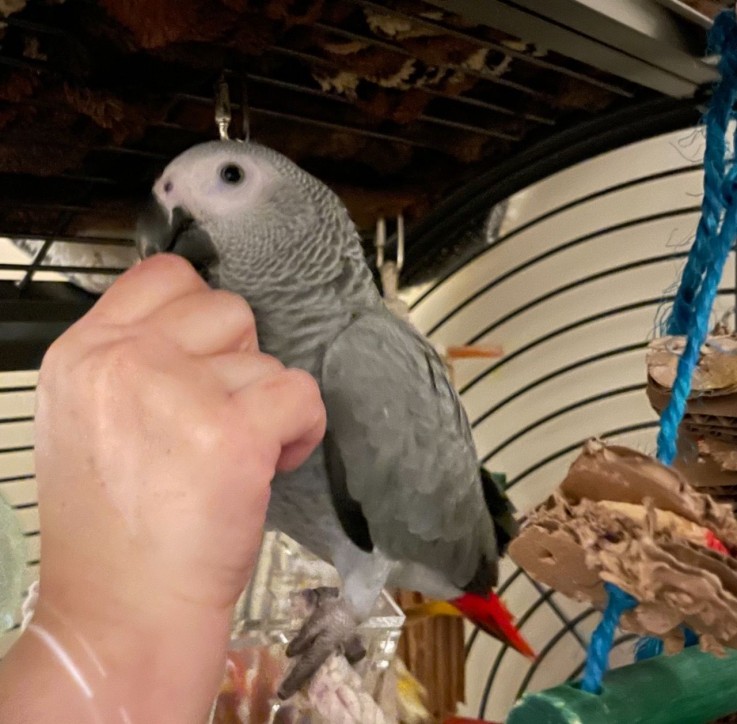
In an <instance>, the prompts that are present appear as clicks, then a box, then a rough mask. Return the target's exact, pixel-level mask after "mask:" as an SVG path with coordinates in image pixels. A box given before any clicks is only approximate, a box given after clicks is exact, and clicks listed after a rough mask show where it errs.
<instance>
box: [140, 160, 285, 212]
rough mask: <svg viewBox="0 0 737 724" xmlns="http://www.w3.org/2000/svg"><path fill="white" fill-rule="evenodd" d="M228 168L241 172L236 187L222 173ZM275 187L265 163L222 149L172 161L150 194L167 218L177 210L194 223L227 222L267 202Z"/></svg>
mask: <svg viewBox="0 0 737 724" xmlns="http://www.w3.org/2000/svg"><path fill="white" fill-rule="evenodd" d="M232 166H235V167H237V168H239V169H240V170H241V171H242V172H243V173H242V179H241V180H240V181H239V182H237V183H229V182H228V180H227V176H228V174H227V172H224V169H226V168H227V167H232ZM279 183H280V177H279V175H278V174H277V173H276V171H275V170H274V169H273V168H272V167H271V165H270V164H269V163H268V162H267V161H266V160H263V159H260V158H259V157H257V156H251V155H248V154H240V153H237V152H236V151H234V150H232V149H223V152H220V153H217V152H213V153H210V154H199V155H195V154H193V155H192V156H189V155H188V154H184V155H182V156H180V157H179V158H177V159H175V160H174V161H173V162H172V163H171V164H169V166H168V167H167V168H166V169H165V170H164V173H163V174H162V175H161V178H159V180H158V181H157V182H156V184H155V185H154V194H155V196H156V198H157V199H158V201H159V202H160V203H161V204H162V206H164V207H165V208H166V209H167V210H168V211H169V213H170V214H171V212H172V211H173V209H175V208H176V207H177V206H179V207H182V208H184V209H187V211H189V213H190V214H191V215H192V216H193V217H194V218H195V219H197V220H203V219H207V218H227V217H229V216H241V215H243V213H244V212H247V211H248V210H249V209H255V208H257V207H258V206H260V205H262V204H264V203H266V202H268V200H269V199H270V198H271V196H272V195H273V192H274V189H275V187H276V186H277V185H278V184H279Z"/></svg>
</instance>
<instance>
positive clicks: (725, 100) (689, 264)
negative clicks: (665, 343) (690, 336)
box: [667, 10, 737, 334]
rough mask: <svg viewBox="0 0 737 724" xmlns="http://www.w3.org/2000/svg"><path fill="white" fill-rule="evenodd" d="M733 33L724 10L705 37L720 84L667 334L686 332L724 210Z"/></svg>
mask: <svg viewBox="0 0 737 724" xmlns="http://www.w3.org/2000/svg"><path fill="white" fill-rule="evenodd" d="M735 30H736V28H735V17H734V12H733V11H731V10H728V11H725V12H723V13H720V14H719V15H718V16H717V17H716V19H715V20H714V26H713V27H712V30H711V32H710V34H709V44H708V47H709V52H710V53H714V54H719V55H720V61H719V72H720V82H719V83H717V84H716V86H715V88H714V94H713V96H712V100H711V104H710V105H709V109H708V111H707V112H706V114H705V116H704V124H705V126H706V149H707V150H706V153H705V155H704V196H703V200H702V204H701V218H700V219H699V224H698V227H697V229H696V237H695V239H694V243H693V246H692V247H691V253H690V254H689V257H688V260H687V261H686V266H685V267H684V269H683V273H682V274H681V283H680V285H679V287H678V291H677V293H676V298H675V300H674V302H673V308H672V309H671V313H670V318H669V320H668V324H667V332H668V334H686V333H687V330H688V327H689V324H690V321H691V313H692V305H693V302H694V299H695V298H696V293H697V292H698V289H699V286H700V284H701V280H702V277H703V275H704V270H705V267H706V264H707V263H708V257H709V247H710V242H711V240H712V239H713V238H714V237H715V236H716V234H717V230H718V227H719V219H720V216H721V213H722V210H723V208H724V198H723V195H722V189H721V183H722V179H723V178H724V175H725V169H726V155H727V154H726V151H727V149H726V143H725V136H726V134H727V127H728V125H729V120H730V118H731V116H732V109H733V107H734V104H735V98H736V97H737V63H736V62H735V56H734V49H735V42H737V37H736V34H735Z"/></svg>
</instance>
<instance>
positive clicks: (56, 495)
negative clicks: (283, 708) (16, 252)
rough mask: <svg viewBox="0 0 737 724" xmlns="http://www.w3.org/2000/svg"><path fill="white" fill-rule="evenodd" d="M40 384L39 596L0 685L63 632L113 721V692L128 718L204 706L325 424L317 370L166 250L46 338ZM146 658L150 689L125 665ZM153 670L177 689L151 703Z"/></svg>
mask: <svg viewBox="0 0 737 724" xmlns="http://www.w3.org/2000/svg"><path fill="white" fill-rule="evenodd" d="M37 397H38V403H37V405H38V408H37V416H36V475H37V479H38V486H39V505H40V515H41V533H42V563H41V584H40V596H39V605H38V608H37V613H36V616H35V617H34V621H33V624H34V625H32V626H31V627H30V629H29V631H28V632H26V634H24V636H23V637H22V638H21V641H20V642H19V643H18V644H17V645H16V647H15V649H14V650H13V652H12V653H11V655H10V656H9V657H8V660H7V661H6V664H5V666H4V669H3V670H0V701H2V699H3V694H4V693H5V688H4V686H3V683H4V681H3V676H4V675H5V676H7V674H8V670H10V674H11V675H12V673H13V669H12V662H13V660H14V659H15V660H16V661H17V662H18V664H22V663H23V656H24V653H25V655H26V657H28V656H29V655H30V654H29V653H28V650H29V649H30V650H31V652H32V654H33V657H34V658H35V659H36V661H37V662H38V659H39V657H41V658H44V657H46V658H48V659H49V660H51V661H53V659H54V656H55V655H56V658H57V659H58V658H59V656H58V652H56V654H55V653H54V650H53V649H54V646H53V644H54V643H56V644H58V645H59V646H60V647H61V649H62V650H63V651H64V652H65V654H66V655H67V657H68V658H69V659H70V660H71V661H72V662H73V666H76V667H78V669H79V672H81V675H82V677H83V678H84V680H85V681H86V682H87V684H88V688H89V689H91V690H92V691H93V692H94V691H95V690H97V691H98V693H99V695H96V696H95V695H93V697H92V699H93V702H92V704H89V702H88V704H89V706H90V707H91V709H90V711H91V712H92V714H94V707H95V706H97V707H98V709H99V710H100V711H99V712H98V713H101V714H102V716H103V718H102V721H105V722H107V721H116V719H110V718H109V717H110V715H109V713H106V712H107V710H108V709H111V708H112V709H116V708H117V709H119V710H120V712H124V713H120V712H119V716H120V717H123V716H128V717H129V718H130V719H131V721H133V722H136V721H142V722H143V721H154V720H155V721H157V722H166V721H172V722H177V723H178V724H179V723H181V722H186V721H193V722H194V721H199V720H201V718H203V717H204V716H205V715H206V713H207V709H208V707H209V704H210V703H211V701H212V697H213V696H214V695H215V693H216V690H217V686H218V683H219V681H220V676H221V675H222V665H223V662H224V656H225V646H226V643H227V635H228V624H229V621H230V616H231V613H232V607H233V605H234V603H235V601H236V599H237V597H238V594H239V593H240V591H241V590H242V589H243V587H244V586H245V584H246V583H247V580H248V576H249V574H250V571H251V567H252V565H253V563H254V558H255V556H256V553H257V550H258V546H259V543H260V539H261V533H262V526H263V522H264V516H265V512H266V506H267V503H268V500H269V485H270V482H271V479H272V478H273V476H274V473H275V472H276V471H277V470H284V469H291V468H293V467H296V466H298V465H299V464H301V463H302V462H303V461H304V459H305V458H306V457H307V456H308V455H309V454H310V453H311V451H312V450H313V448H314V447H315V445H316V444H317V443H318V442H319V441H320V439H321V438H322V435H323V433H324V428H325V412H324V408H323V406H322V403H321V400H320V395H319V390H318V388H317V385H316V383H315V382H314V380H313V379H312V378H311V377H310V376H309V375H307V374H306V373H304V372H302V371H298V370H288V369H285V368H284V367H283V366H282V365H281V363H279V362H278V361H276V360H275V359H274V358H272V357H269V356H267V355H264V354H262V353H260V352H259V350H258V343H257V336H256V329H255V325H254V320H253V315H252V314H251V311H250V309H249V308H248V305H247V304H246V303H245V302H244V301H243V300H242V299H240V298H239V297H236V296H234V295H232V294H229V293H225V292H221V291H212V290H210V289H209V288H208V287H207V286H206V285H205V283H204V282H203V281H202V280H201V279H200V278H199V277H198V276H197V275H196V274H195V272H194V271H193V270H192V268H191V267H190V266H189V265H188V264H187V263H186V262H184V261H183V260H182V259H179V258H176V257H171V256H166V255H159V256H156V257H153V258H152V259H150V260H148V261H146V262H143V263H142V264H140V265H138V266H136V267H135V268H133V269H132V270H130V271H128V272H127V273H126V274H124V275H123V276H122V277H121V278H120V279H119V280H118V281H117V282H116V283H115V284H114V285H113V286H112V287H111V289H110V290H109V291H108V292H107V293H106V294H105V295H104V296H103V297H102V299H101V300H100V301H99V302H98V303H97V304H96V305H95V307H94V308H93V309H92V310H91V311H90V312H89V313H88V314H87V315H86V316H85V317H84V318H83V319H81V320H80V321H79V322H78V323H76V324H75V325H74V326H73V327H71V328H70V329H69V330H68V331H67V332H66V333H65V334H64V335H63V336H62V337H60V338H59V339H58V340H57V341H56V342H55V343H54V344H53V345H52V347H51V348H50V349H49V352H48V354H47V355H46V358H45V359H44V362H43V365H42V368H41V374H40V379H39V385H38V391H37ZM46 634H48V636H50V637H51V639H52V641H51V642H50V640H49V638H48V636H46ZM24 647H25V649H24ZM16 649H18V651H17V652H16ZM183 656H184V657H187V656H191V657H194V658H195V660H194V661H187V662H183V661H182V660H181V657H183ZM176 659H179V660H178V661H177V660H176ZM57 664H59V662H58V661H57ZM98 664H99V666H98ZM169 666H172V667H174V668H172V669H171V670H170V671H167V667H169ZM139 667H141V669H142V673H143V672H146V677H145V679H142V680H143V681H147V691H145V692H135V691H132V690H131V689H135V688H136V684H135V683H134V681H129V680H128V679H129V678H130V675H131V674H132V673H134V672H135V669H136V668H139ZM187 667H190V668H191V667H194V669H193V671H191V672H190V673H189V674H187V673H186V669H187ZM183 668H184V669H185V673H184V675H183V674H182V669H183ZM61 669H64V666H63V665H62V666H61ZM67 673H68V674H69V677H70V679H71V680H72V681H73V680H74V678H75V677H74V675H73V673H70V672H68V671H67ZM126 677H128V679H127V678H126ZM167 677H168V678H167ZM134 680H135V677H134ZM106 682H107V683H106ZM111 682H112V683H111ZM77 683H78V682H77ZM95 687H97V689H96V688H95ZM156 687H158V688H159V689H160V690H161V692H162V693H166V695H167V696H169V697H172V698H174V699H176V697H181V698H182V701H181V702H180V703H179V704H177V703H176V702H174V703H172V706H173V707H174V709H172V710H171V711H170V712H167V713H164V712H161V711H158V710H155V708H156V707H157V706H158V705H159V701H158V699H159V698H160V697H159V696H157V695H156V693H155V690H156ZM82 688H84V687H82ZM152 689H153V690H154V693H152V691H151V690H152ZM71 690H74V686H72V687H71ZM198 696H199V699H198ZM83 698H84V697H83ZM88 698H89V697H88ZM16 699H17V696H16ZM93 704H94V706H93ZM2 707H3V704H2V703H0V719H2V721H4V722H13V721H15V720H14V719H13V718H12V717H10V718H8V717H7V716H5V712H4V710H3V709H2ZM152 707H153V708H152ZM136 712H137V713H136ZM74 716H79V713H75V714H74ZM147 717H148V718H147ZM151 717H155V718H151ZM43 720H44V719H41V721H43ZM51 720H52V719H51V718H50V719H49V721H51ZM61 720H62V719H59V718H58V717H56V718H53V721H61ZM18 721H25V719H18ZM65 721H66V720H65ZM69 721H80V722H81V721H84V719H74V718H73V717H72V718H70V719H69ZM90 721H95V719H94V718H91V719H90ZM120 721H125V719H123V718H121V719H120Z"/></svg>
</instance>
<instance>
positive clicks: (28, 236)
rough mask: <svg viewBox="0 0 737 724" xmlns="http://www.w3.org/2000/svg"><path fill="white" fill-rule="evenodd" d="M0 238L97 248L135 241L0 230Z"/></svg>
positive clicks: (131, 243) (129, 244) (105, 237)
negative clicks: (93, 246)
mask: <svg viewBox="0 0 737 724" xmlns="http://www.w3.org/2000/svg"><path fill="white" fill-rule="evenodd" d="M0 238H6V239H19V240H23V241H53V242H57V241H58V242H64V243H67V244H94V245H97V246H134V245H135V241H134V240H133V239H123V238H118V237H115V236H69V235H68V234H56V235H54V234H35V233H32V232H28V233H23V234H20V233H18V232H17V231H13V232H7V231H2V230H0Z"/></svg>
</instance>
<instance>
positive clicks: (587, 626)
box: [406, 129, 735, 721]
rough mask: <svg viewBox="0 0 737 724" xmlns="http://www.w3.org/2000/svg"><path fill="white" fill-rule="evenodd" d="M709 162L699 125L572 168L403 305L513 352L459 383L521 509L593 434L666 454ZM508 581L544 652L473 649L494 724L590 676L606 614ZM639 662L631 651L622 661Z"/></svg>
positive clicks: (547, 488)
mask: <svg viewBox="0 0 737 724" xmlns="http://www.w3.org/2000/svg"><path fill="white" fill-rule="evenodd" d="M702 152H703V139H702V137H701V133H700V131H698V132H695V131H693V130H690V129H689V130H684V131H682V132H678V133H672V134H667V135H664V136H660V137H658V138H653V139H650V140H648V141H643V142H641V143H636V144H633V145H631V146H629V147H626V148H622V149H619V150H615V151H612V152H610V153H607V154H604V155H602V156H599V157H597V158H594V159H590V160H588V161H585V162H583V163H580V164H577V165H576V166H573V167H571V168H569V169H566V170H564V171H561V172H560V173H557V174H555V175H554V176H551V177H550V178H547V179H545V180H543V181H541V182H540V183H537V184H535V185H534V186H531V187H530V188H528V189H525V190H524V191H522V192H520V193H518V194H516V195H515V196H513V197H512V198H511V199H510V200H509V204H508V212H507V216H506V218H505V220H504V222H503V224H502V233H501V235H500V237H499V239H498V240H497V241H496V242H495V243H494V244H493V245H491V246H490V247H489V248H488V249H487V250H485V251H484V252H483V253H482V254H480V255H479V256H477V257H476V258H475V259H474V260H472V261H471V262H469V263H468V264H467V265H466V266H464V267H463V268H462V269H460V270H458V271H456V272H455V273H454V274H452V275H451V276H449V277H448V278H447V279H444V280H441V281H440V282H439V283H437V284H436V285H435V286H434V287H427V285H425V286H424V287H423V289H422V290H419V289H418V290H413V291H412V292H410V293H409V294H408V295H406V298H407V299H409V300H410V301H414V302H415V306H414V308H413V310H412V314H413V319H414V321H415V323H416V324H417V325H418V326H419V328H420V329H421V330H422V331H423V332H424V333H426V334H429V336H430V338H431V339H432V340H433V341H435V342H438V343H442V344H445V345H451V344H467V343H475V342H479V343H487V344H495V345H501V346H502V348H503V349H504V352H505V356H504V357H503V358H501V359H497V360H473V361H459V362H457V363H456V369H455V373H456V382H457V384H458V387H459V389H460V390H461V395H462V400H463V403H464V405H465V407H466V409H467V411H468V413H469V417H470V419H471V421H472V424H473V427H474V437H475V440H476V444H477V447H478V453H479V456H480V457H481V458H482V459H484V460H485V461H486V464H487V465H488V467H489V469H491V470H494V471H500V472H504V473H506V475H507V481H508V485H509V495H510V498H511V499H512V501H513V502H514V504H515V505H516V506H517V507H518V510H519V511H520V512H522V513H524V512H525V511H526V510H528V509H529V508H530V507H532V506H534V505H536V504H538V503H539V502H541V501H542V500H543V499H544V498H545V497H546V496H547V495H549V494H550V492H551V491H552V490H553V489H554V488H555V487H556V486H557V485H558V484H559V483H560V481H561V480H562V479H563V477H564V476H565V473H566V470H567V468H568V466H569V465H570V463H571V461H572V460H573V459H574V458H575V457H576V456H577V455H578V453H579V450H580V445H581V443H582V442H583V441H584V440H585V439H586V438H588V437H591V436H594V435H602V436H605V437H606V438H607V439H609V440H610V441H612V442H618V443H621V444H625V445H630V446H632V447H634V448H636V449H639V450H643V451H645V452H648V453H652V452H654V448H655V435H656V432H657V424H658V420H657V416H656V415H655V414H654V412H653V411H652V409H651V408H650V406H649V404H648V401H647V398H646V396H645V392H644V385H645V381H646V370H645V347H646V344H647V341H648V340H649V339H651V338H652V337H653V336H654V335H655V333H656V329H657V325H656V320H657V319H659V318H661V317H662V313H663V311H664V307H665V306H666V305H667V297H668V296H669V295H672V294H673V292H674V291H675V288H676V285H677V281H678V277H679V274H680V271H681V269H682V267H683V264H684V262H685V256H686V254H687V251H688V246H689V245H690V242H691V240H692V237H693V234H694V232H695V229H696V224H697V223H698V218H699V211H698V207H699V204H700V193H701V184H702V170H701V167H700V166H699V163H700V160H701V159H700V155H701V153H702ZM734 285H735V264H734V258H733V257H730V260H729V262H728V264H727V268H726V269H725V273H724V275H723V278H722V283H721V290H720V296H719V298H718V301H717V304H716V307H715V314H714V318H715V319H716V317H717V316H720V315H721V314H723V313H724V312H725V311H726V310H728V309H730V308H732V307H733V306H734V300H735V296H734ZM500 586H501V588H502V590H503V591H504V593H503V597H504V600H505V601H506V602H507V604H508V606H509V608H510V610H511V611H512V613H513V614H514V615H515V616H516V617H517V618H518V620H519V621H520V623H521V627H522V631H523V633H524V635H525V636H526V637H527V638H528V640H529V641H530V642H531V643H532V645H533V647H535V648H536V649H537V650H538V651H539V652H542V657H541V659H540V662H539V665H536V666H533V667H532V668H531V666H530V663H529V662H528V661H527V660H525V659H524V658H523V657H521V656H519V655H518V654H516V653H515V652H512V651H508V650H503V649H502V647H501V646H500V645H499V644H498V643H497V642H494V641H492V640H491V639H489V637H487V636H484V635H483V634H481V635H479V636H477V637H475V638H474V641H473V645H472V647H471V652H470V656H469V659H468V663H467V672H466V674H467V704H466V706H465V707H464V708H463V710H462V711H463V714H464V715H466V716H474V717H475V716H480V715H481V716H483V717H484V718H485V719H486V720H489V721H503V720H504V718H505V716H506V713H507V711H508V709H509V707H510V706H511V705H512V703H513V702H514V701H515V699H516V698H517V696H518V694H519V693H520V691H521V690H537V689H541V688H546V687H549V686H553V685H556V684H558V683H561V682H563V681H565V680H566V679H567V678H568V677H570V676H572V675H574V674H576V675H579V674H580V670H581V666H582V664H583V660H584V647H585V645H586V643H587V642H588V638H589V636H590V634H591V631H592V630H593V628H594V626H595V625H596V623H597V621H598V618H599V616H598V614H597V613H593V614H591V613H588V614H587V607H586V606H584V605H582V604H580V603H577V602H574V601H566V600H565V599H563V598H562V597H560V596H558V595H554V596H551V595H550V593H549V592H547V593H546V589H544V588H543V587H540V586H536V585H534V584H533V582H531V581H530V580H529V579H528V578H527V577H526V576H525V575H524V574H522V573H521V572H519V571H518V570H517V569H516V567H515V566H514V564H513V563H512V562H511V561H508V560H507V561H505V562H504V564H503V566H502V572H501V577H500ZM551 603H552V604H553V605H551ZM581 616H583V618H580V620H579V617H581ZM631 652H632V642H631V640H630V639H625V640H623V641H622V642H621V643H620V645H619V646H618V647H617V649H616V652H615V654H614V656H613V660H614V663H615V664H621V663H626V662H628V661H630V660H631V655H632V654H631Z"/></svg>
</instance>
